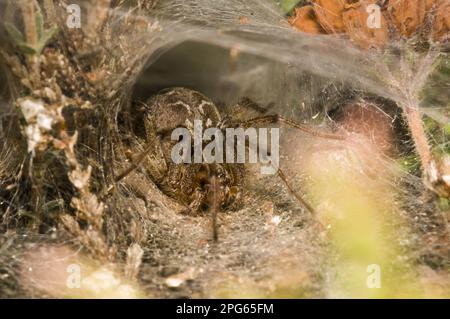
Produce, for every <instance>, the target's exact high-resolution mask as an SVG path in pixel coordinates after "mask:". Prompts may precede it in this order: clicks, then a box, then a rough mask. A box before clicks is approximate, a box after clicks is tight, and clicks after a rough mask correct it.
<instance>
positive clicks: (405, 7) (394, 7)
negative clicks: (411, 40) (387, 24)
mask: <svg viewBox="0 0 450 319" xmlns="http://www.w3.org/2000/svg"><path fill="white" fill-rule="evenodd" d="M427 5H431V1H424V0H391V1H389V3H388V12H389V14H390V16H391V18H392V22H393V23H394V24H395V26H396V27H397V31H398V33H399V34H401V35H403V36H406V37H410V36H412V35H413V34H414V33H416V31H417V30H418V29H419V28H420V26H422V25H423V22H424V21H425V14H426V6H427Z"/></svg>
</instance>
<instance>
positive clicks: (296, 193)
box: [277, 169, 316, 215]
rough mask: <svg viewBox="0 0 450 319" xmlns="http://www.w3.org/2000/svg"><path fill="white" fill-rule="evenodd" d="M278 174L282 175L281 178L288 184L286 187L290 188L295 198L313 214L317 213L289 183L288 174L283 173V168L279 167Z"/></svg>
mask: <svg viewBox="0 0 450 319" xmlns="http://www.w3.org/2000/svg"><path fill="white" fill-rule="evenodd" d="M277 173H278V176H280V178H281V180H282V181H283V182H284V184H285V185H286V187H287V188H288V190H289V192H290V193H291V194H292V195H293V196H294V197H295V199H297V200H298V201H299V202H300V203H301V204H302V205H303V207H305V208H306V209H307V210H308V211H309V212H310V213H311V214H314V215H315V214H316V211H315V209H314V208H313V207H312V206H311V205H310V204H309V203H308V202H307V201H306V200H304V199H303V197H302V196H301V195H300V194H299V193H298V192H296V191H295V190H294V189H293V188H292V187H291V185H290V184H289V181H288V179H287V177H286V175H285V174H284V173H283V171H282V170H281V169H278V171H277Z"/></svg>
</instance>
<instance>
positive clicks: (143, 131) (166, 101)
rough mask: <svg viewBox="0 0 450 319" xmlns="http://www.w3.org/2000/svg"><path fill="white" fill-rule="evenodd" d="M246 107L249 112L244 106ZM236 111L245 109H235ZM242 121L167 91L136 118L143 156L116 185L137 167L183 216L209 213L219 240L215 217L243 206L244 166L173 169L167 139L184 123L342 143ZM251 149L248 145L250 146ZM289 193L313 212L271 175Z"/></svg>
mask: <svg viewBox="0 0 450 319" xmlns="http://www.w3.org/2000/svg"><path fill="white" fill-rule="evenodd" d="M246 106H251V103H247V105H246ZM239 107H240V108H243V107H245V105H242V104H241V105H239ZM253 108H254V109H255V110H256V111H257V112H258V113H259V114H260V115H259V116H256V117H254V118H251V119H247V120H239V119H236V116H235V115H236V114H233V115H230V114H228V115H226V116H222V115H221V114H220V112H219V110H218V108H217V107H216V105H215V104H214V103H213V102H212V101H211V100H210V99H209V98H207V97H206V96H204V95H203V94H201V93H199V92H197V91H194V90H190V89H186V88H180V87H176V88H169V89H165V90H163V91H160V92H159V93H158V94H156V95H155V96H153V97H151V98H150V99H149V100H148V101H147V102H146V103H143V104H142V107H141V108H140V109H139V110H138V111H137V112H136V115H137V116H135V118H134V125H133V126H134V130H135V133H136V135H138V136H139V135H140V136H141V137H142V138H143V139H144V140H145V141H146V147H145V148H144V151H143V152H142V153H141V154H140V155H138V156H137V157H136V158H135V160H134V161H133V162H132V164H131V166H130V167H129V168H127V169H126V170H125V171H124V172H123V173H121V174H119V175H118V177H117V178H116V181H119V180H121V179H122V178H124V177H125V176H126V175H127V174H128V173H129V172H131V171H132V170H133V169H135V168H136V167H138V166H140V165H142V167H144V168H145V170H146V173H147V174H148V175H149V176H150V178H151V179H152V181H153V182H154V183H155V184H156V185H157V186H158V188H159V189H160V190H161V191H162V192H163V193H164V194H165V195H167V196H169V197H171V198H172V199H174V200H176V201H177V202H179V203H180V204H182V205H183V206H185V207H186V208H185V209H184V210H183V212H182V213H184V214H189V215H199V214H204V213H205V212H208V211H209V212H211V216H212V218H213V238H214V240H215V241H217V239H218V235H217V227H216V218H217V213H218V211H224V210H235V209H237V208H239V207H240V206H241V204H242V195H241V193H242V189H243V186H244V176H245V174H246V168H245V165H246V164H236V163H207V164H206V163H199V164H189V163H180V164H176V163H174V162H173V160H172V158H171V149H172V147H173V146H174V144H175V143H176V142H177V141H173V140H172V139H171V133H172V132H173V130H174V129H176V128H179V127H186V123H193V122H194V120H197V121H198V120H201V121H202V123H203V125H204V126H205V127H217V128H219V129H220V130H224V129H225V128H226V127H241V128H249V127H253V126H256V125H263V124H268V125H271V124H272V125H273V124H280V123H282V124H285V125H288V126H290V127H293V128H295V129H298V130H300V131H302V132H303V133H307V134H310V135H312V136H315V137H319V138H327V139H335V140H343V139H344V137H343V136H341V135H337V134H334V133H325V132H319V131H317V130H314V129H312V128H311V127H308V126H306V125H303V124H300V123H297V122H295V121H293V120H290V119H287V118H284V117H282V116H280V115H278V114H268V115H266V114H263V115H261V113H263V111H262V110H261V109H260V108H259V109H258V107H253ZM249 146H251V145H249ZM276 172H277V174H278V175H279V177H280V178H281V180H282V181H283V182H284V183H285V184H286V186H287V188H288V190H289V191H290V192H291V193H292V194H293V196H294V197H295V198H296V199H297V200H298V201H299V202H300V203H301V204H302V206H303V207H304V208H306V209H307V210H308V211H309V212H311V213H314V209H313V208H312V207H311V205H309V204H308V203H307V202H306V201H305V200H304V199H303V198H302V196H301V195H299V194H298V193H297V192H295V191H294V190H293V188H292V187H291V186H290V185H289V183H288V181H287V178H286V175H285V174H284V173H283V171H282V170H281V169H277V170H276Z"/></svg>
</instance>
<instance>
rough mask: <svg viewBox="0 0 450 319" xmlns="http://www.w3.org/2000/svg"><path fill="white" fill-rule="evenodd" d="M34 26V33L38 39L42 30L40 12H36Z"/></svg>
mask: <svg viewBox="0 0 450 319" xmlns="http://www.w3.org/2000/svg"><path fill="white" fill-rule="evenodd" d="M35 25H36V33H37V36H38V39H40V38H41V37H42V33H43V30H44V18H43V17H42V14H41V11H40V10H38V11H37V12H36V17H35Z"/></svg>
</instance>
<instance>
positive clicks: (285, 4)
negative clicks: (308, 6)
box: [280, 0, 302, 14]
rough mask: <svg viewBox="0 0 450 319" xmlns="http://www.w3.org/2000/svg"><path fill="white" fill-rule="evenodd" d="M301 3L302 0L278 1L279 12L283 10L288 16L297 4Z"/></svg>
mask: <svg viewBox="0 0 450 319" xmlns="http://www.w3.org/2000/svg"><path fill="white" fill-rule="evenodd" d="M300 2H302V0H281V1H280V7H281V10H283V13H284V14H288V13H290V12H291V11H292V9H294V8H295V7H296V6H297V4H299V3H300Z"/></svg>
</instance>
